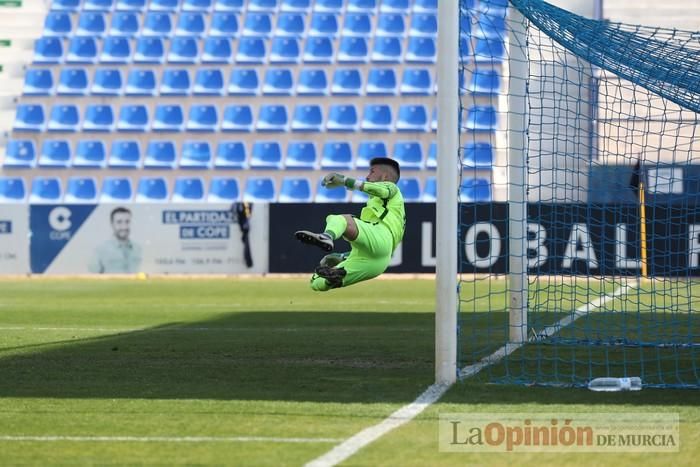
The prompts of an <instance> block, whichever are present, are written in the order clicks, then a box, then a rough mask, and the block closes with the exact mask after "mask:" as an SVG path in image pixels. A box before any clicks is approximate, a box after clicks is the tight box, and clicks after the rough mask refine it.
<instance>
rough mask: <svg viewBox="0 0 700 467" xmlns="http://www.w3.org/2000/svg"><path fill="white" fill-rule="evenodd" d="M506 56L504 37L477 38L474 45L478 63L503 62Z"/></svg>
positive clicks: (475, 57) (475, 59) (475, 58)
mask: <svg viewBox="0 0 700 467" xmlns="http://www.w3.org/2000/svg"><path fill="white" fill-rule="evenodd" d="M505 56H506V49H505V45H504V44H503V39H477V40H476V44H475V45H474V61H475V62H476V63H501V62H502V61H503V59H504V58H505Z"/></svg>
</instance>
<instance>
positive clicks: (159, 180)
mask: <svg viewBox="0 0 700 467" xmlns="http://www.w3.org/2000/svg"><path fill="white" fill-rule="evenodd" d="M167 200H168V182H167V181H166V180H165V178H163V177H141V178H140V179H139V184H138V186H137V187H136V198H135V199H134V201H136V202H139V203H158V202H161V203H162V202H166V201H167Z"/></svg>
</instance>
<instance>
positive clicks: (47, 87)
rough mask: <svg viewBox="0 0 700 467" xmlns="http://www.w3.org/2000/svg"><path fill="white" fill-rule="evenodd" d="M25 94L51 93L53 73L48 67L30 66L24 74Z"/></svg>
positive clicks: (46, 94) (48, 94)
mask: <svg viewBox="0 0 700 467" xmlns="http://www.w3.org/2000/svg"><path fill="white" fill-rule="evenodd" d="M22 94H24V95H25V96H50V95H52V94H53V75H52V74H51V70H50V69H49V68H30V69H28V70H27V73H26V74H25V75H24V88H23V89H22Z"/></svg>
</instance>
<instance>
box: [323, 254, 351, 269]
mask: <svg viewBox="0 0 700 467" xmlns="http://www.w3.org/2000/svg"><path fill="white" fill-rule="evenodd" d="M348 254H349V253H331V254H329V255H326V256H324V257H323V258H321V262H320V263H319V266H325V267H328V268H334V267H336V266H337V265H339V264H340V263H341V262H343V261H345V260H346V259H347V257H348Z"/></svg>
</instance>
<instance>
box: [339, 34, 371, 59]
mask: <svg viewBox="0 0 700 467" xmlns="http://www.w3.org/2000/svg"><path fill="white" fill-rule="evenodd" d="M336 61H337V62H338V63H367V62H368V61H369V50H368V47H367V39H365V38H364V37H341V38H340V42H339V44H338V56H337V57H336Z"/></svg>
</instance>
